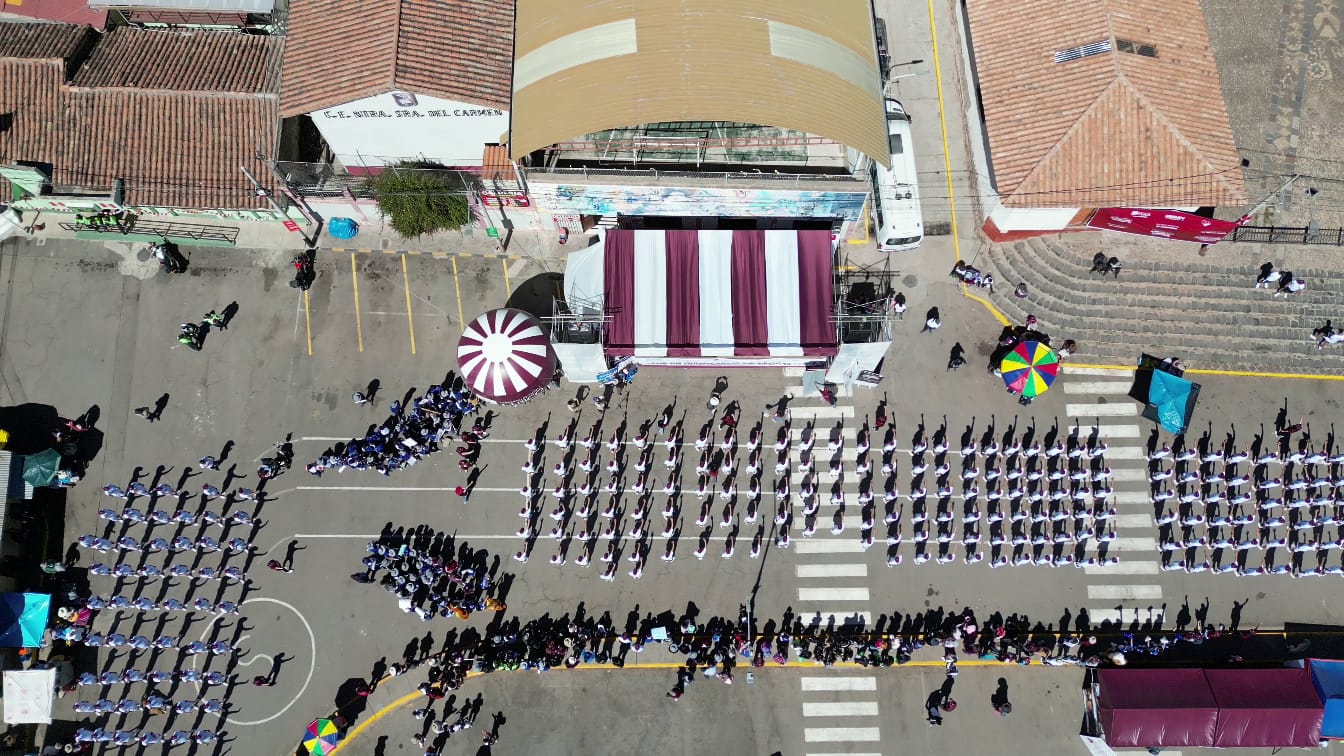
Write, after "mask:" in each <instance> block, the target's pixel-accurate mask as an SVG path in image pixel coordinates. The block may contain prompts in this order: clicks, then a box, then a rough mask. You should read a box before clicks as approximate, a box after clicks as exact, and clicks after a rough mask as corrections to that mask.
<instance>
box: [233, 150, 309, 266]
mask: <svg viewBox="0 0 1344 756" xmlns="http://www.w3.org/2000/svg"><path fill="white" fill-rule="evenodd" d="M238 170H240V171H242V172H243V175H244V176H246V177H247V180H248V181H250V182H252V189H253V190H254V191H256V193H257V196H258V197H265V198H266V202H268V203H269V204H270V206H271V208H272V209H273V210H275V211H276V212H277V213H279V214H280V215H282V216H284V217H285V218H286V219H288V218H289V216H288V215H286V213H285V209H284V208H283V207H280V203H278V202H276V201H275V197H272V196H271V193H270V192H269V191H268V190H267V189H266V188H265V187H263V186H262V185H261V184H260V183H258V182H257V178H256V177H255V176H253V175H252V172H251V171H249V170H248V169H247V166H245V165H240V166H238ZM291 222H292V221H291ZM300 233H301V234H302V236H303V242H304V244H305V245H306V246H307V247H308V248H309V249H312V248H313V247H314V246H316V245H317V240H316V239H314V238H310V237H309V236H308V234H306V233H303V232H300Z"/></svg>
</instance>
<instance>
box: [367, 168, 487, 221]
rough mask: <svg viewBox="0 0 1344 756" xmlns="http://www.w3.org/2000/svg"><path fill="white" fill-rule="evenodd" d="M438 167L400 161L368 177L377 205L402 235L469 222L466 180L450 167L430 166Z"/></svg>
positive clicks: (469, 213) (369, 187)
mask: <svg viewBox="0 0 1344 756" xmlns="http://www.w3.org/2000/svg"><path fill="white" fill-rule="evenodd" d="M440 167H441V166H435V165H426V164H423V163H401V164H399V165H395V166H389V167H388V168H387V169H386V170H384V171H383V172H382V173H379V174H378V175H377V176H375V177H373V178H372V179H370V180H369V181H368V189H369V192H370V193H371V194H372V195H373V198H374V200H375V201H376V202H377V203H378V209H379V210H381V211H382V213H383V215H385V216H387V218H388V221H389V223H390V224H391V226H392V230H394V231H396V232H397V233H398V234H400V235H401V236H402V237H405V238H411V237H416V236H422V235H424V234H432V233H434V232H435V231H440V230H444V229H454V228H461V227H463V226H465V225H467V223H468V222H470V220H471V211H470V210H469V209H468V208H467V198H466V196H465V194H466V191H467V186H466V183H465V182H464V181H463V180H462V178H461V177H460V175H459V174H457V173H454V172H452V171H447V170H433V169H434V168H440Z"/></svg>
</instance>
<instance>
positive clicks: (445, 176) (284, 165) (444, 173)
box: [275, 161, 480, 199]
mask: <svg viewBox="0 0 1344 756" xmlns="http://www.w3.org/2000/svg"><path fill="white" fill-rule="evenodd" d="M275 167H276V170H278V171H279V172H280V175H281V176H282V177H284V179H285V183H286V184H288V185H289V187H290V188H291V189H293V190H294V191H296V192H298V193H299V194H301V195H303V196H305V197H339V196H341V195H344V194H347V193H349V194H351V195H353V196H355V197H358V198H361V199H369V198H372V197H373V191H372V188H371V187H370V185H369V179H370V178H371V177H370V176H352V175H350V174H348V173H345V172H344V171H342V170H340V169H339V168H337V167H335V166H333V165H331V164H330V163H300V162H293V161H278V162H276V164H275ZM379 171H380V172H381V173H419V174H426V175H430V176H433V177H435V178H436V179H437V182H438V183H439V184H441V185H443V186H445V187H450V188H452V190H453V191H454V192H455V193H456V192H459V191H460V193H461V194H466V193H467V190H468V189H470V188H472V187H475V186H477V185H478V184H479V183H480V176H479V175H478V173H477V172H476V171H458V170H450V169H447V168H406V167H403V166H392V165H389V166H380V168H379Z"/></svg>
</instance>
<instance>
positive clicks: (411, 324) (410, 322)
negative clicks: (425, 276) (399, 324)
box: [401, 255, 415, 354]
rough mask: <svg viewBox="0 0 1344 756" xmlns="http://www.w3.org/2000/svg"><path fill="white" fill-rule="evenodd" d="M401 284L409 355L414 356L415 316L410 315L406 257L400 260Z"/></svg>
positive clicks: (408, 275)
mask: <svg viewBox="0 0 1344 756" xmlns="http://www.w3.org/2000/svg"><path fill="white" fill-rule="evenodd" d="M401 283H402V287H403V290H404V291H405V292H406V327H407V328H408V329H410V332H411V354H415V316H414V315H412V314H411V277H410V274H408V273H407V272H406V257H405V255H403V256H402V258H401Z"/></svg>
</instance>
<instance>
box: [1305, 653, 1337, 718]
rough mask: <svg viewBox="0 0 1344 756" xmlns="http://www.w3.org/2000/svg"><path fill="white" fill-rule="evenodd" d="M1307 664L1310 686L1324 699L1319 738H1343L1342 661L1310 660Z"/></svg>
mask: <svg viewBox="0 0 1344 756" xmlns="http://www.w3.org/2000/svg"><path fill="white" fill-rule="evenodd" d="M1309 663H1310V668H1311V681H1312V684H1314V685H1315V686H1316V692H1317V693H1320V694H1321V698H1323V699H1325V719H1324V721H1322V722H1321V737H1323V738H1344V661H1323V660H1321V659H1312V660H1311V661H1310V662H1309Z"/></svg>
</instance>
